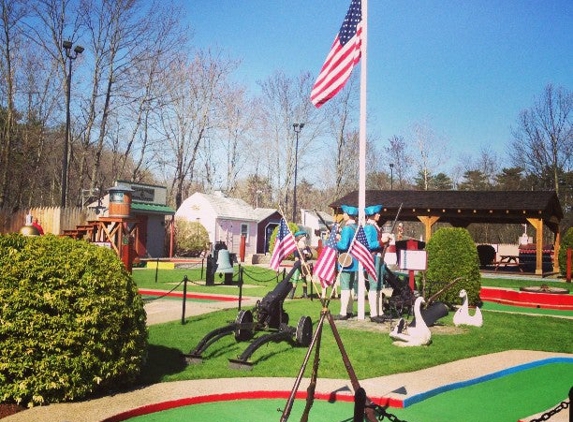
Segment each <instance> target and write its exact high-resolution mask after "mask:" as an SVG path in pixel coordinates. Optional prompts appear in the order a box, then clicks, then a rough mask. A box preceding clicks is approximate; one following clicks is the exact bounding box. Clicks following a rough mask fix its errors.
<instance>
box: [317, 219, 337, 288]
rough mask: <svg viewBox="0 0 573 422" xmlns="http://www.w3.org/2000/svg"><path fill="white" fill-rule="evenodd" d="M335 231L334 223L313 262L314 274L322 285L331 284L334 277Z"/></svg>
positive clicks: (335, 255)
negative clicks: (314, 262)
mask: <svg viewBox="0 0 573 422" xmlns="http://www.w3.org/2000/svg"><path fill="white" fill-rule="evenodd" d="M336 233H337V227H336V224H335V225H334V226H332V229H331V230H330V235H329V236H328V239H327V240H326V243H325V244H324V248H323V249H322V251H321V252H320V255H319V256H318V259H317V260H316V264H314V275H316V276H317V277H318V279H319V280H320V284H321V286H322V287H328V286H332V284H333V283H334V279H335V278H336V257H337V255H338V252H337V250H336Z"/></svg>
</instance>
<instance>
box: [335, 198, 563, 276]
mask: <svg viewBox="0 0 573 422" xmlns="http://www.w3.org/2000/svg"><path fill="white" fill-rule="evenodd" d="M365 194H366V206H370V205H376V204H382V206H383V208H382V211H381V213H380V214H381V219H380V220H381V223H383V222H384V221H388V220H391V221H392V220H394V218H395V217H396V214H397V213H398V210H399V209H400V206H401V207H402V209H401V211H400V216H399V220H400V221H420V222H422V223H423V224H424V227H425V239H426V241H428V240H430V238H431V236H432V226H434V224H436V223H437V222H438V221H439V222H443V223H449V224H451V225H452V226H454V227H467V226H469V225H470V224H471V223H490V224H530V225H531V226H532V227H533V228H534V230H535V274H539V275H541V274H543V266H542V263H543V228H544V227H547V228H548V229H549V230H551V232H552V233H553V235H554V236H553V251H554V260H553V271H554V272H558V271H559V260H558V255H559V244H560V241H561V234H560V229H559V223H560V222H561V220H562V219H563V210H562V208H561V204H560V202H559V199H558V198H557V194H556V193H555V192H554V191H415V190H367V191H366V192H365ZM344 204H346V205H354V206H356V204H358V191H354V192H351V193H349V194H348V195H345V196H343V197H342V198H339V199H337V200H336V201H334V202H333V203H332V204H330V207H331V208H332V209H333V210H334V213H335V214H340V213H341V211H340V206H341V205H344Z"/></svg>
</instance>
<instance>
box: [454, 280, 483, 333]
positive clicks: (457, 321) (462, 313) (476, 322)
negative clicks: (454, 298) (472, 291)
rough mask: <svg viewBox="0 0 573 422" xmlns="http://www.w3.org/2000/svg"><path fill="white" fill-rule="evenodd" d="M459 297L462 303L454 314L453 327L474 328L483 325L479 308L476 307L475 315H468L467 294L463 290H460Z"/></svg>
mask: <svg viewBox="0 0 573 422" xmlns="http://www.w3.org/2000/svg"><path fill="white" fill-rule="evenodd" d="M460 297H461V298H463V299H464V303H463V304H462V306H461V307H459V308H458V310H457V311H456V313H455V314H454V325H455V326H456V327H457V326H459V325H473V326H474V327H481V326H482V325H483V316H482V314H481V310H480V308H479V307H477V306H476V311H475V313H474V314H473V315H470V313H469V306H468V293H467V292H466V291H465V290H464V289H462V290H460Z"/></svg>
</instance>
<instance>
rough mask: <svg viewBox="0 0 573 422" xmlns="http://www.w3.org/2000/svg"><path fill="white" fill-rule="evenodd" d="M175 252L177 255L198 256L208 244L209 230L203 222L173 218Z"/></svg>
mask: <svg viewBox="0 0 573 422" xmlns="http://www.w3.org/2000/svg"><path fill="white" fill-rule="evenodd" d="M175 226H176V233H177V234H176V236H175V241H176V254H177V255H178V256H199V255H200V254H201V252H203V251H205V250H206V249H207V248H208V245H209V232H208V231H207V229H206V228H205V226H203V224H201V223H198V222H196V221H187V220H183V219H177V220H175Z"/></svg>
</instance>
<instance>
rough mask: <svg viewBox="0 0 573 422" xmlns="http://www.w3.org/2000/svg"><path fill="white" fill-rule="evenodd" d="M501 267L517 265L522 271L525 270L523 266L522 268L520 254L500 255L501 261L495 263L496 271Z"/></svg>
mask: <svg viewBox="0 0 573 422" xmlns="http://www.w3.org/2000/svg"><path fill="white" fill-rule="evenodd" d="M500 267H501V268H507V267H517V268H518V269H519V271H520V272H523V268H521V263H520V262H519V255H500V256H499V261H497V262H496V263H495V270H494V271H497V270H498V269H499V268H500Z"/></svg>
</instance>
